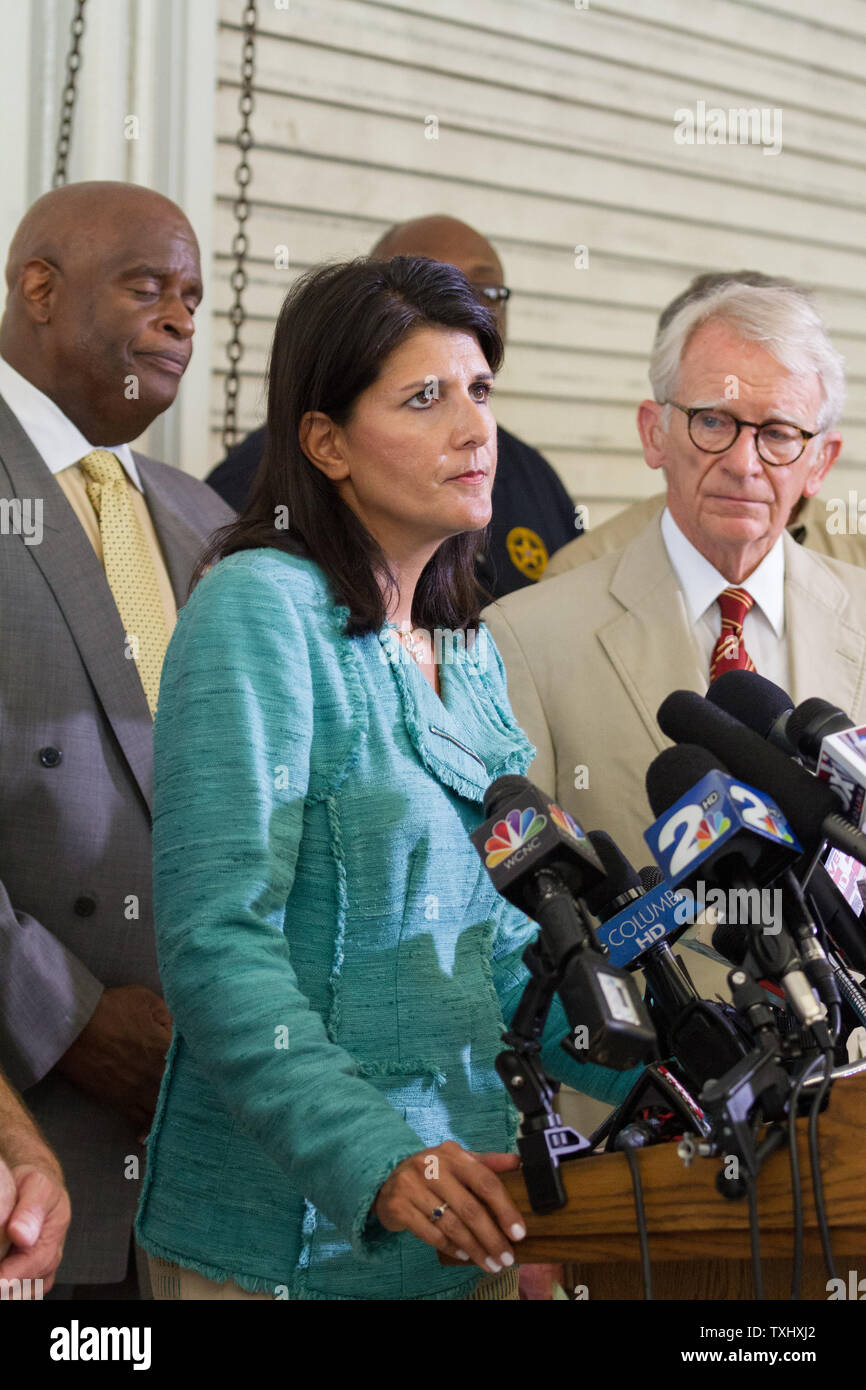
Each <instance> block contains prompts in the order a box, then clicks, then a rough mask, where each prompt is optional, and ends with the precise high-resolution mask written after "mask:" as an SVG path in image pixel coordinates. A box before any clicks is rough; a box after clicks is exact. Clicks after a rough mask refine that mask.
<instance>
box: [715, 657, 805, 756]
mask: <svg viewBox="0 0 866 1390" xmlns="http://www.w3.org/2000/svg"><path fill="white" fill-rule="evenodd" d="M706 698H707V699H708V700H709V701H710V703H711V704H713V705H717V706H718V708H719V709H723V710H724V711H725V713H726V714H730V715H731V716H732V718H734V719H738V720H739V721H740V723H741V724H745V725H746V728H747V729H754V731H755V733H756V734H760V736H761V738H765V739H766V740H767V742H768V743H772V745H773V747H774V748H778V749H779V750H780V751H781V752H782V753H788V754H790V756H791V757H796V756H797V748H796V745H795V744H794V743H793V742H792V741H791V739H790V737H789V735H788V721H789V719H790V718H791V715H792V714H793V713H794V702H793V700H792V699H791V697H790V695H789V694H788V692H787V691H786V690H783V689H782V687H781V686H780V685H774V684H773V682H772V681H768V680H767V678H766V676H759V675H758V673H757V671H725V672H724V673H723V674H722V675H721V676H717V677H716V679H715V680H714V681H713V682H712V684H711V686H710V688H709V690H708V691H707V696H706Z"/></svg>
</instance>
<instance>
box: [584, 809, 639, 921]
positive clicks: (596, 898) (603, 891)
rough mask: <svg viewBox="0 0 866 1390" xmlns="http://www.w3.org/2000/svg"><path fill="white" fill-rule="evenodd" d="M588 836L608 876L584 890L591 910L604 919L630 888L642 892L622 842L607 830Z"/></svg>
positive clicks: (594, 832) (590, 833) (590, 832)
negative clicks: (617, 900)
mask: <svg viewBox="0 0 866 1390" xmlns="http://www.w3.org/2000/svg"><path fill="white" fill-rule="evenodd" d="M587 839H588V840H589V841H590V842H591V844H592V847H593V849H594V850H595V852H596V854H597V855H598V857H599V859H600V860H601V862H602V865H603V866H604V872H605V877H604V878H603V879H601V880H600V882H599V883H596V884H595V885H594V886H593V887H591V888H589V889H587V890H586V892H585V893H584V895H583V896H584V901H585V903H586V905H587V907H588V908H589V910H590V912H592V913H593V915H594V916H596V917H601V918H602V920H604V917H605V908H606V907H607V905H608V904H609V903H612V902H613V901H614V899H615V898H618V897H619V896H620V895H621V894H622V893H628V892H629V890H636V891H637V892H638V893H640V892H641V891H642V889H641V881H640V879H639V878H638V876H637V872H636V870H635V869H634V868H633V867H632V865H631V864H630V862H629V861H628V859H626V857H625V855H624V854H623V852H622V850H621V849H620V847H619V845H618V844H617V843H616V841H615V840H612V839H611V837H610V835H608V833H607V831H605V830H590V831H589V833H588V835H587Z"/></svg>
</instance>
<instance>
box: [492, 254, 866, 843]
mask: <svg viewBox="0 0 866 1390" xmlns="http://www.w3.org/2000/svg"><path fill="white" fill-rule="evenodd" d="M649 376H650V381H651V383H652V388H653V396H654V399H652V400H645V401H642V402H641V404H640V406H639V408H638V417H637V423H638V429H639V431H640V437H641V441H642V443H643V450H644V457H645V459H646V462H647V464H648V466H649V467H650V468H653V469H658V470H660V472H661V473H663V475H664V477H665V480H666V484H667V502H666V506H665V508H664V510H663V511H662V512H661V514H660V515H656V516H654V517H653V518H652V519H651V520H650V521H649V523H648V524H647V525H646V526H645V527H644V528H643V530H641V531H640V532H639V533H638V535H637V536H636V537H635V538H634V539H632V540H631V541H629V543H628V544H626V545H625V546H624V547H623V548H622V549H619V550H617V551H614V552H613V553H611V554H606V555H602V556H601V557H600V558H599V559H596V560H593V561H592V562H591V563H590V564H588V565H581V566H580V567H579V568H572V569H568V570H566V571H565V572H563V573H560V574H558V575H557V576H556V577H555V578H550V579H546V580H545V582H544V583H543V584H541V585H539V586H538V587H537V588H532V589H526V590H522V591H520V592H519V593H515V594H511V595H509V596H508V597H507V598H505V599H504V600H502V601H501V602H499V603H497V604H494V605H492V606H491V607H490V608H488V609H487V610H486V612H485V614H484V616H485V618H486V620H487V622H488V624H489V626H490V629H491V632H492V634H493V636H494V638H495V640H496V643H497V645H498V647H499V651H500V653H501V655H502V657H503V659H504V661H505V667H506V671H507V675H508V686H509V695H510V698H511V703H512V705H513V708H514V711H515V714H516V715H517V718H518V720H519V722H520V724H521V725H522V726H523V728H524V729H525V730H526V732H527V734H528V735H529V737H530V738H531V739H532V741H533V743H534V744H535V746H536V748H537V750H538V751H537V757H536V760H535V762H534V764H533V766H532V767H531V768H530V772H529V775H530V776H531V777H532V778H533V779H534V780H535V781H536V782H537V783H538V784H539V785H540V786H542V787H543V788H544V789H545V790H546V791H548V792H550V793H552V794H555V796H556V798H557V800H558V801H559V803H560V805H562V806H564V807H566V808H567V810H568V811H570V812H571V814H572V815H573V816H575V818H576V819H577V820H578V821H579V822H580V823H581V824H582V825H583V826H584V827H585V828H587V829H596V828H600V829H605V830H607V831H608V832H609V833H610V834H611V835H613V836H614V838H615V839H616V840H617V842H618V843H619V845H620V847H621V848H622V849H623V850H624V852H625V853H626V854H627V855H628V856H629V858H631V859H632V861H633V862H635V863H636V864H637V865H640V864H643V863H646V862H647V860H648V859H649V853H648V851H647V848H646V844H645V842H644V840H643V831H644V830H645V829H646V827H647V826H648V825H649V824H650V823H651V822H652V819H653V817H652V813H651V811H650V807H649V804H648V802H647V798H646V793H645V790H644V774H645V772H646V769H647V766H648V764H649V763H650V762H651V761H652V760H653V758H654V757H655V756H656V754H657V753H658V752H659V751H660V750H661V749H663V748H664V747H665V746H666V745H667V742H668V741H667V740H666V739H665V737H664V735H663V734H662V732H661V730H660V729H659V727H658V723H657V721H656V712H657V710H658V707H659V704H660V703H661V701H662V700H663V699H664V697H665V696H666V695H667V694H669V693H670V691H672V690H676V689H691V690H695V691H697V692H699V693H701V694H704V693H705V692H706V690H707V688H708V685H709V683H710V681H711V679H714V678H715V677H716V676H717V675H719V674H721V673H722V672H723V671H726V670H731V669H736V668H737V667H740V668H745V669H756V670H757V671H758V672H760V674H761V675H764V676H767V677H768V678H769V679H770V680H773V681H775V682H777V684H779V685H781V686H783V687H784V688H785V689H786V690H788V691H789V692H790V693H791V695H792V696H793V698H794V700H795V701H800V700H803V699H805V698H807V697H808V696H810V695H820V696H823V697H824V698H825V699H828V700H831V701H833V702H834V703H835V704H837V705H840V706H841V707H842V708H843V709H845V710H846V711H848V713H849V714H850V715H851V716H852V718H854V719H855V721H857V722H859V723H866V573H864V572H863V570H861V569H859V568H855V567H854V566H853V565H848V564H845V563H843V562H842V561H839V560H834V559H830V558H827V557H824V556H820V555H817V554H815V553H813V552H811V551H809V550H806V549H804V548H803V547H802V546H799V545H797V544H796V543H795V541H794V540H792V538H791V537H790V536H789V535H788V534H787V533H786V531H785V525H786V522H787V521H788V518H789V516H790V513H791V510H792V508H793V506H794V504H795V503H796V502H797V500H798V499H799V498H800V497H812V496H814V494H815V493H816V492H817V491H818V489H819V487H820V486H821V483H822V480H823V479H824V478H825V476H826V475H827V473H828V471H829V469H830V468H831V467H832V465H833V463H834V462H835V460H836V458H837V456H838V454H839V450H840V447H841V443H842V439H841V435H840V434H839V433H838V431H837V429H836V425H837V423H838V421H839V417H840V415H841V411H842V405H843V403H844V395H845V381H844V370H843V363H842V359H841V357H840V356H839V354H838V353H837V352H836V350H835V349H834V347H833V345H832V343H831V342H830V340H829V338H828V336H827V333H826V330H825V328H824V325H823V323H822V321H821V318H820V316H819V314H818V312H817V310H816V308H815V306H814V304H813V302H812V299H811V296H810V295H809V293H808V291H807V290H805V289H804V288H803V287H801V286H798V285H795V284H793V283H792V282H790V281H782V280H776V279H773V278H772V277H769V276H765V275H760V274H757V273H755V272H746V273H741V274H739V275H720V276H701V277H699V279H698V280H697V281H695V282H694V283H693V284H692V285H691V286H690V287H689V288H688V290H686V291H685V292H684V293H683V294H682V295H680V296H679V297H678V298H677V299H675V300H674V301H673V303H672V304H671V305H669V306H668V308H667V309H666V310H665V311H664V312H663V313H662V315H661V318H660V320H659V326H658V332H657V334H656V339H655V344H654V347H653V351H652V357H651V360H650V369H649Z"/></svg>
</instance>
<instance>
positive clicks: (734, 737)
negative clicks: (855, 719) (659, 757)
mask: <svg viewBox="0 0 866 1390" xmlns="http://www.w3.org/2000/svg"><path fill="white" fill-rule="evenodd" d="M658 722H659V727H660V728H661V729H662V731H663V732H664V733H666V734H667V736H668V738H672V739H682V740H683V741H686V740H694V741H695V742H696V743H699V744H700V745H701V747H702V748H707V749H709V751H710V752H711V753H714V754H715V755H716V757H718V758H721V759H722V761H723V762H724V763H725V764H726V765H727V766H728V767H729V768H730V770H731V772H732V773H733V775H734V776H735V777H737V778H741V779H742V780H743V781H744V782H747V783H748V784H749V786H752V787H755V788H757V790H758V791H762V792H764V793H765V794H766V795H767V796H769V797H771V798H772V799H773V800H774V801H776V802H778V804H779V807H780V809H781V811H782V813H783V814H784V815H785V816H786V817H787V819H788V821H789V822H790V824H791V827H792V828H793V831H794V834H795V835H796V836H797V838H798V839H799V840H800V842H801V843H802V845H803V847H804V849H806V850H807V851H809V852H811V851H812V850H814V849H815V848H816V846H817V845H818V844H820V843H822V842H823V840H824V829H823V826H824V821H825V820H826V819H827V817H828V816H832V815H837V816H838V814H839V812H840V809H841V808H840V802H839V799H838V797H837V796H836V794H835V792H833V791H831V789H830V785H829V783H827V782H821V781H819V780H818V778H817V777H813V776H812V775H811V773H808V772H806V771H805V769H804V768H802V767H800V766H799V765H798V764H797V763H795V762H794V761H793V759H792V758H789V757H787V756H786V755H785V754H784V753H780V752H779V750H778V749H777V748H773V747H771V745H770V744H769V743H767V742H766V740H765V739H762V738H761V737H760V735H758V734H756V733H753V732H752V730H751V729H747V728H746V727H745V725H743V724H739V723H738V722H737V720H736V719H732V718H731V716H730V715H729V714H725V712H724V711H723V710H720V709H719V708H718V707H717V706H716V705H711V704H710V702H709V701H708V700H704V699H703V698H702V697H701V696H700V695H696V694H695V692H694V691H693V690H675V691H674V692H673V694H672V695H668V697H667V699H666V700H663V701H662V703H661V705H660V706H659V712H658Z"/></svg>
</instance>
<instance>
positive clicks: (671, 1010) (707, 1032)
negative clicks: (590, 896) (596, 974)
mask: <svg viewBox="0 0 866 1390" xmlns="http://www.w3.org/2000/svg"><path fill="white" fill-rule="evenodd" d="M589 838H590V840H591V841H592V844H593V847H594V849H595V850H596V851H597V853H598V855H599V858H600V859H601V860H602V863H603V864H604V867H605V871H606V873H607V882H608V883H609V885H610V889H611V892H610V896H609V900H608V903H607V904H606V905H605V906H604V907H603V908H602V912H597V914H596V915H602V913H604V914H605V915H604V921H603V924H602V926H601V927H599V929H598V936H599V939H600V940H601V941H602V942H604V943H605V945H607V946H608V948H609V950H610V953H611V960H614V961H615V962H616V964H617V965H621V966H625V967H627V968H628V969H638V968H640V969H642V970H643V972H644V976H645V978H646V982H647V993H646V998H647V1002H648V1005H649V1013H650V1017H651V1018H652V1020H653V1023H654V1024H655V1025H656V1031H657V1033H658V1036H659V1044H660V1047H661V1049H662V1053H663V1055H666V1054H667V1055H670V1056H673V1057H676V1060H677V1062H678V1063H679V1066H680V1067H681V1068H682V1070H683V1072H684V1073H685V1075H686V1078H687V1079H688V1081H689V1083H690V1084H691V1085H693V1086H698V1087H700V1086H703V1084H704V1082H706V1081H708V1080H709V1078H710V1077H715V1076H723V1075H724V1074H725V1072H727V1071H728V1069H729V1068H730V1067H732V1066H734V1065H735V1063H736V1062H738V1061H739V1060H740V1058H741V1057H742V1056H743V1055H744V1053H745V1052H746V1050H747V1048H746V1046H745V1045H744V1043H743V1042H742V1040H741V1038H740V1035H739V1033H738V1031H737V1028H736V1026H735V1024H734V1023H733V1022H732V1021H731V1017H730V1015H731V1013H732V1012H733V1010H731V1009H729V1006H726V1005H721V1004H717V1003H716V1002H714V1001H712V1000H707V999H701V998H699V996H698V994H697V991H696V990H695V988H694V986H693V984H692V982H691V980H690V979H689V978H688V976H687V975H686V973H685V970H684V969H683V967H682V966H681V964H680V962H679V961H678V960H677V958H676V956H675V955H674V953H673V951H672V950H671V946H670V943H671V942H672V941H674V940H676V938H677V937H678V936H681V935H682V934H683V932H685V931H686V930H687V929H688V927H689V925H690V923H689V922H688V921H687V919H686V917H685V915H684V913H683V912H682V911H681V910H680V901H679V898H678V896H677V894H676V892H675V890H674V888H673V886H672V884H671V883H670V882H669V881H668V880H665V879H663V878H662V875H661V872H660V870H659V869H657V868H656V867H655V866H651V867H650V868H649V869H642V870H641V871H640V874H638V873H636V872H635V870H634V868H633V867H632V865H631V863H630V862H629V860H628V859H627V858H626V856H625V855H624V854H623V853H622V851H621V849H620V848H619V846H618V845H617V844H616V842H615V841H614V840H612V839H611V837H610V836H609V835H607V834H606V833H605V832H604V831H603V830H591V831H590V832H589ZM645 880H646V881H647V884H648V887H647V888H645V887H644V886H643V885H644V881H645ZM616 907H619V908H620V910H619V911H618V912H616V913H615V915H610V910H611V909H615V908H616Z"/></svg>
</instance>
